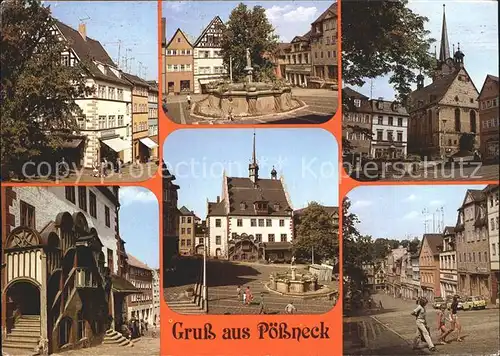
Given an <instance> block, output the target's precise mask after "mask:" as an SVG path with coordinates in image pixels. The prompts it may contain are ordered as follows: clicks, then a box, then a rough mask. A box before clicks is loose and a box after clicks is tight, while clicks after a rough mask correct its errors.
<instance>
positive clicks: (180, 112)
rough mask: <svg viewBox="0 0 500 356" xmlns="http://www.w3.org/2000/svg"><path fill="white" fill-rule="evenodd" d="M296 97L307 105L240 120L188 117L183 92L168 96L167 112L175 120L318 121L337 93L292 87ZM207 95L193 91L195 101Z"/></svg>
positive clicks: (332, 105)
mask: <svg viewBox="0 0 500 356" xmlns="http://www.w3.org/2000/svg"><path fill="white" fill-rule="evenodd" d="M292 94H293V96H294V97H295V98H297V99H299V100H301V101H303V102H304V103H305V104H306V107H304V108H302V109H299V110H296V111H293V112H291V113H288V114H286V113H285V114H276V115H270V116H264V117H261V118H255V119H242V120H234V121H227V120H203V119H200V118H197V117H194V116H193V117H191V114H190V111H189V108H188V105H187V102H186V97H185V96H184V95H179V96H172V97H169V98H168V99H167V100H168V103H167V107H168V113H167V116H168V117H169V118H170V119H171V120H172V121H174V122H176V123H178V124H195V125H196V124H320V123H324V122H326V121H328V120H330V119H331V118H332V117H333V115H334V114H335V112H336V110H337V106H338V93H337V92H336V91H333V90H323V89H302V88H293V89H292ZM205 97H206V95H192V96H191V99H192V101H193V102H197V101H199V100H202V99H204V98H205Z"/></svg>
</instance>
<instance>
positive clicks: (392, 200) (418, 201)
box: [347, 185, 485, 240]
mask: <svg viewBox="0 0 500 356" xmlns="http://www.w3.org/2000/svg"><path fill="white" fill-rule="evenodd" d="M484 187H485V185H470V186H465V185H425V186H422V185H420V186H417V185H413V186H412V185H405V186H379V187H359V188H356V189H354V190H352V191H350V192H349V193H348V194H347V195H348V197H349V199H350V200H351V212H353V213H355V214H356V215H358V218H359V220H360V223H359V224H358V230H359V232H360V233H362V234H363V235H371V236H372V237H373V238H394V239H397V240H403V239H405V238H407V236H408V235H409V236H411V237H414V236H420V237H422V235H423V234H424V232H425V225H424V221H425V220H428V229H429V230H428V231H427V232H429V233H430V232H432V231H431V230H432V228H433V216H432V215H433V214H435V213H436V210H438V209H439V210H440V209H441V207H442V208H443V210H444V225H445V226H447V225H451V226H455V224H456V222H457V209H458V208H459V207H460V206H461V205H462V202H463V200H464V198H465V193H466V191H467V189H483V188H484ZM424 210H427V212H428V213H429V214H425V215H427V217H424V214H423V212H424ZM438 219H439V220H442V219H441V213H436V222H437V220H438ZM436 225H437V223H436Z"/></svg>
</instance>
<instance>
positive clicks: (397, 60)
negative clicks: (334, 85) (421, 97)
mask: <svg viewBox="0 0 500 356" xmlns="http://www.w3.org/2000/svg"><path fill="white" fill-rule="evenodd" d="M407 5H408V1H407V0H395V1H389V0H385V1H369V0H360V1H346V2H344V3H342V79H343V80H344V82H345V83H347V84H351V85H356V86H362V85H363V84H365V82H366V79H370V78H376V77H379V76H383V75H388V74H390V79H389V83H390V84H392V85H393V86H394V89H395V90H396V92H397V99H398V100H399V101H401V102H402V103H403V104H406V102H407V99H408V96H409V94H410V92H411V85H412V83H416V82H417V80H416V75H417V74H416V72H417V71H420V70H422V71H423V72H424V73H427V74H428V73H429V72H430V70H432V68H434V65H435V59H434V58H433V56H431V55H430V54H429V49H430V45H431V43H433V42H434V40H433V39H430V38H427V36H428V35H429V31H427V30H426V29H425V28H424V26H425V23H426V22H427V21H428V19H427V18H426V17H423V16H420V15H418V14H415V13H414V12H413V11H412V10H411V9H409V8H408V6H407Z"/></svg>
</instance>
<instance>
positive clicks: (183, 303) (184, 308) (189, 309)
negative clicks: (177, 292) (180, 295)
mask: <svg viewBox="0 0 500 356" xmlns="http://www.w3.org/2000/svg"><path fill="white" fill-rule="evenodd" d="M202 293H203V291H202V285H201V283H196V284H195V286H194V296H193V297H192V298H187V299H179V300H172V301H168V302H167V306H168V307H169V308H170V309H171V310H173V311H174V312H176V313H178V314H192V315H199V314H206V313H207V306H206V305H203V304H204V303H203V298H202Z"/></svg>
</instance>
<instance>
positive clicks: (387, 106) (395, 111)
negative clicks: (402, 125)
mask: <svg viewBox="0 0 500 356" xmlns="http://www.w3.org/2000/svg"><path fill="white" fill-rule="evenodd" d="M370 104H371V106H372V111H373V113H374V114H377V113H380V114H388V115H391V114H392V115H399V116H408V111H406V108H405V107H404V106H403V105H400V104H396V103H395V102H392V101H386V100H376V99H373V100H370ZM379 104H382V105H381V106H382V107H381V108H379ZM395 105H397V106H395Z"/></svg>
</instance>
